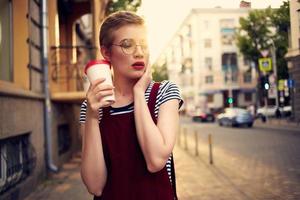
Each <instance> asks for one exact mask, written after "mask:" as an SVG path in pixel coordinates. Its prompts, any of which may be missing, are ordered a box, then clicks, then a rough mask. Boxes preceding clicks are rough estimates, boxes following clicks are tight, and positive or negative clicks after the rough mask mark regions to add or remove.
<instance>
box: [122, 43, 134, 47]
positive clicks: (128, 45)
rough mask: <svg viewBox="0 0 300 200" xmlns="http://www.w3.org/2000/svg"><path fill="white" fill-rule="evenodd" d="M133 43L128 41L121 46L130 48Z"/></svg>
mask: <svg viewBox="0 0 300 200" xmlns="http://www.w3.org/2000/svg"><path fill="white" fill-rule="evenodd" d="M132 46H133V45H132V44H130V43H123V44H122V47H123V48H131V47H132Z"/></svg>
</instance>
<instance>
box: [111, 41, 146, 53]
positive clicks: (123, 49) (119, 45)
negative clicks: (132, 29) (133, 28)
mask: <svg viewBox="0 0 300 200" xmlns="http://www.w3.org/2000/svg"><path fill="white" fill-rule="evenodd" d="M124 40H126V39H123V40H122V41H124ZM130 40H133V39H130ZM122 41H121V43H122ZM133 41H134V43H135V47H134V50H133V52H132V53H126V50H125V47H123V44H121V43H120V44H111V45H112V46H118V47H121V49H122V52H123V53H124V54H125V55H132V54H134V53H135V52H136V50H137V47H138V46H140V47H141V50H142V52H143V53H144V54H148V53H149V48H148V45H141V44H137V43H136V41H135V40H133ZM143 46H146V47H147V49H146V50H145V49H144V48H143Z"/></svg>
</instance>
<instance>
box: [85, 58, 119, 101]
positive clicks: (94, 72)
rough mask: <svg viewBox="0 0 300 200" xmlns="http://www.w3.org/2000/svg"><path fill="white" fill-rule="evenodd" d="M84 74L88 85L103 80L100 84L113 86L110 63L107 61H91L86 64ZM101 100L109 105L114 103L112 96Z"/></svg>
mask: <svg viewBox="0 0 300 200" xmlns="http://www.w3.org/2000/svg"><path fill="white" fill-rule="evenodd" d="M84 72H85V74H86V75H87V77H88V79H89V81H90V83H92V82H93V81H95V80H97V79H100V78H105V81H104V82H103V83H101V84H107V85H111V86H113V83H112V74H111V70H110V63H109V62H108V61H107V60H93V61H90V62H88V64H87V65H86V66H85V69H84ZM103 100H104V101H106V102H107V103H109V105H111V104H113V103H114V102H115V96H114V94H112V95H109V96H106V97H104V98H103Z"/></svg>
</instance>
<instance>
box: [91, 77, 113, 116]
mask: <svg viewBox="0 0 300 200" xmlns="http://www.w3.org/2000/svg"><path fill="white" fill-rule="evenodd" d="M104 81H105V78H101V79H97V80H95V81H93V82H92V83H91V85H90V87H89V89H88V91H87V93H86V99H87V105H88V108H90V111H91V112H93V113H95V114H98V111H99V108H101V107H104V106H108V105H109V103H107V102H105V101H104V100H103V97H106V96H109V95H112V94H113V89H114V87H113V86H111V85H105V84H102V83H103V82H104Z"/></svg>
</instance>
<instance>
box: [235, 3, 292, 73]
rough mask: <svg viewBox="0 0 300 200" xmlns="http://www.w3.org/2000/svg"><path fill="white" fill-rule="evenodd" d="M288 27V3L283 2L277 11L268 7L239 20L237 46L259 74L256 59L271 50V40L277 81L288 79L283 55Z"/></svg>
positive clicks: (254, 11)
mask: <svg viewBox="0 0 300 200" xmlns="http://www.w3.org/2000/svg"><path fill="white" fill-rule="evenodd" d="M289 26H290V17H289V2H284V3H283V5H282V6H281V7H280V8H279V9H271V8H270V7H269V8H267V9H263V10H253V11H250V12H249V15H248V17H247V18H240V28H239V29H238V32H237V35H236V38H237V46H238V47H239V49H240V52H241V53H242V54H243V55H244V57H245V58H246V59H247V60H250V61H252V62H254V63H255V66H256V69H257V71H258V72H259V70H258V59H259V58H261V57H262V55H261V53H260V51H261V50H267V49H271V45H272V44H271V43H270V40H273V41H274V44H275V47H276V57H277V60H276V61H277V73H278V74H277V76H278V78H279V79H283V78H288V69H287V62H286V60H285V58H284V55H285V54H286V52H287V48H288V29H289ZM259 73H260V72H259Z"/></svg>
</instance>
